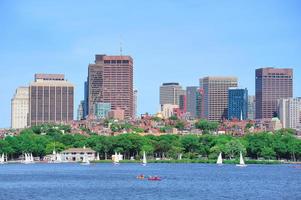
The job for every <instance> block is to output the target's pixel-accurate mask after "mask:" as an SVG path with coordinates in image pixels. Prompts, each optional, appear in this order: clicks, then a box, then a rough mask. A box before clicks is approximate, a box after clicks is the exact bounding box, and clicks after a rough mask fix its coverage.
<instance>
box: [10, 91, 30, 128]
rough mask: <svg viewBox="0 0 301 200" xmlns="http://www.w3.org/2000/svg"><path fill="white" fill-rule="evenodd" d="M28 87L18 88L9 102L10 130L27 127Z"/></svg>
mask: <svg viewBox="0 0 301 200" xmlns="http://www.w3.org/2000/svg"><path fill="white" fill-rule="evenodd" d="M28 91H29V90H28V87H19V88H18V89H17V90H16V93H15V95H14V97H13V98H12V100H11V128H13V129H20V128H25V127H26V126H27V119H28V107H29V93H28Z"/></svg>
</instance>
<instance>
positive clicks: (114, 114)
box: [108, 108, 125, 121]
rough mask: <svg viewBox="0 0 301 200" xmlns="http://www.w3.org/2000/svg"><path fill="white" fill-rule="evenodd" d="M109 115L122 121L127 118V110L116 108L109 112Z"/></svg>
mask: <svg viewBox="0 0 301 200" xmlns="http://www.w3.org/2000/svg"><path fill="white" fill-rule="evenodd" d="M108 117H109V118H111V119H117V120H120V121H122V120H124V118H125V112H124V110H123V109H121V108H116V109H113V110H111V111H109V112H108Z"/></svg>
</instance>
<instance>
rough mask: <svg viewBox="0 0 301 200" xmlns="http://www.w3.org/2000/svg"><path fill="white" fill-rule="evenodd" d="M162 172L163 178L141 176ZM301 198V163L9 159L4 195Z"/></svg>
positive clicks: (1, 179)
mask: <svg viewBox="0 0 301 200" xmlns="http://www.w3.org/2000/svg"><path fill="white" fill-rule="evenodd" d="M139 174H144V175H146V176H148V175H151V176H154V175H158V176H160V177H162V181H148V180H138V179H136V176H137V175H139ZM77 199H79V200H96V199H97V200H100V199H104V200H107V199H108V200H110V199H116V200H119V199H120V200H127V199H128V200H138V199H139V200H141V199H143V200H156V199H158V200H176V199H181V200H182V199H183V200H190V199H238V200H239V199H243V200H245V199H256V200H258V199H296V200H297V199H299V200H300V199H301V169H300V168H294V167H293V166H291V165H249V166H248V167H246V168H238V167H236V166H235V165H224V166H216V165H206V164H148V165H147V166H145V167H143V166H141V165H139V164H120V165H119V166H114V165H112V164H91V165H90V166H83V165H80V164H31V165H24V164H8V165H0V200H77Z"/></svg>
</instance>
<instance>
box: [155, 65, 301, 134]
mask: <svg viewBox="0 0 301 200" xmlns="http://www.w3.org/2000/svg"><path fill="white" fill-rule="evenodd" d="M255 82H256V84H255V96H252V95H249V93H248V89H247V88H240V87H238V79H237V78H236V77H211V76H208V77H204V78H200V79H199V86H188V87H187V88H186V91H185V90H184V89H182V86H181V85H180V84H179V83H163V84H162V86H160V105H161V111H160V112H161V115H162V117H163V118H169V117H170V116H173V115H176V116H177V117H180V118H186V119H206V120H209V121H219V122H221V121H223V120H253V121H254V120H255V121H257V122H258V123H259V124H265V125H267V123H268V122H269V123H270V124H273V123H274V124H275V123H276V121H277V119H278V120H279V121H277V126H278V127H279V126H281V127H282V128H292V129H300V128H301V107H300V105H301V104H300V102H301V100H300V98H293V70H292V69H288V68H272V67H267V68H260V69H256V70H255ZM185 96H186V97H185ZM183 101H184V102H185V103H182V102H183ZM271 126H272V125H271ZM265 127H266V126H265Z"/></svg>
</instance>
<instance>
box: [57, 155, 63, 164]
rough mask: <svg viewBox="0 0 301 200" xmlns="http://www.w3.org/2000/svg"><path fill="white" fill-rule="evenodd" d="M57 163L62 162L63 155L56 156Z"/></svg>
mask: <svg viewBox="0 0 301 200" xmlns="http://www.w3.org/2000/svg"><path fill="white" fill-rule="evenodd" d="M56 162H58V163H60V162H62V155H61V154H60V153H57V154H56Z"/></svg>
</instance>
